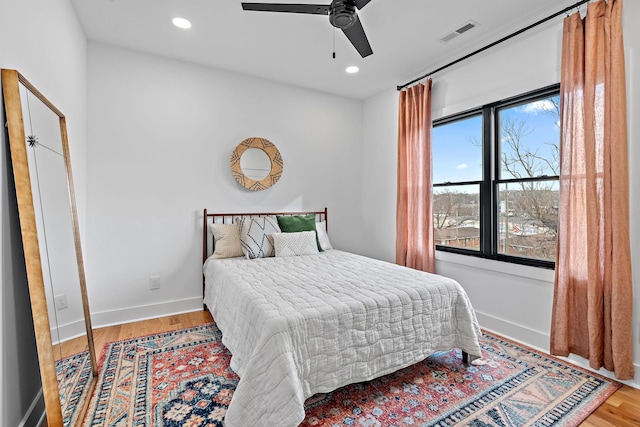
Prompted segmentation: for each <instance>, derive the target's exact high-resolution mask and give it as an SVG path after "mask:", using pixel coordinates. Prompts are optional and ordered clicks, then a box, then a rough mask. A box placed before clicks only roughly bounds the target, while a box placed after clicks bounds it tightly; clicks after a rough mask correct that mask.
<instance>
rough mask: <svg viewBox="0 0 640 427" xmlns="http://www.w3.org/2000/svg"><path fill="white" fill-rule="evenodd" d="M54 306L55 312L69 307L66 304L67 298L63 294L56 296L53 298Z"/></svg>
mask: <svg viewBox="0 0 640 427" xmlns="http://www.w3.org/2000/svg"><path fill="white" fill-rule="evenodd" d="M53 300H54V304H55V306H56V310H62V309H63V308H67V307H69V304H68V303H67V296H66V295H65V294H60V295H57V296H55V297H54V298H53Z"/></svg>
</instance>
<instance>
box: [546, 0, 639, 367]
mask: <svg viewBox="0 0 640 427" xmlns="http://www.w3.org/2000/svg"><path fill="white" fill-rule="evenodd" d="M624 67H625V65H624V51H623V40H622V1H621V0H609V1H608V2H605V1H599V2H595V3H590V4H589V5H588V8H587V15H586V18H585V19H584V20H583V19H582V18H581V17H580V14H579V13H575V14H573V15H570V16H568V17H567V18H565V20H564V28H563V41H562V72H561V73H562V76H561V82H560V97H561V100H560V102H561V148H560V155H561V167H560V169H561V172H560V218H559V224H558V251H557V259H556V274H555V288H554V301H553V311H552V329H551V353H552V354H556V355H560V356H567V355H569V354H570V353H573V354H577V355H579V356H582V357H584V358H586V359H588V360H589V364H590V366H591V367H592V368H594V369H600V368H601V367H604V368H606V369H607V370H610V371H613V372H614V373H615V375H616V377H617V378H619V379H631V378H633V376H634V372H633V355H632V345H633V339H632V332H631V331H632V327H631V325H632V322H631V314H632V303H633V299H632V282H631V280H632V279H631V254H630V243H629V182H628V150H627V123H626V118H627V112H626V87H625V68H624Z"/></svg>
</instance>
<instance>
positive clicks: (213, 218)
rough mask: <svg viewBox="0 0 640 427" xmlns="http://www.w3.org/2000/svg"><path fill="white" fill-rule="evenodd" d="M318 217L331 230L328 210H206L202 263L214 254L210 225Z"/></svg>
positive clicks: (203, 225)
mask: <svg viewBox="0 0 640 427" xmlns="http://www.w3.org/2000/svg"><path fill="white" fill-rule="evenodd" d="M309 214H313V215H315V216H316V222H320V221H326V223H327V231H328V230H329V222H328V220H327V219H328V216H327V208H324V210H322V211H307V212H253V213H209V212H208V211H207V209H205V210H204V215H203V223H202V263H203V264H204V262H205V261H206V260H207V257H209V255H211V254H212V253H213V236H212V235H211V233H210V232H209V224H210V223H216V224H233V221H234V219H235V218H238V217H240V218H256V217H261V216H267V215H289V216H291V215H309ZM202 294H203V295H204V276H203V277H202Z"/></svg>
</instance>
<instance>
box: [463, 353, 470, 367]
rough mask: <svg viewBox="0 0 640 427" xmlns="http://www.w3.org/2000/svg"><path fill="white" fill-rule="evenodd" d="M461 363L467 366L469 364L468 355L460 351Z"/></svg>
mask: <svg viewBox="0 0 640 427" xmlns="http://www.w3.org/2000/svg"><path fill="white" fill-rule="evenodd" d="M462 363H464V364H468V363H469V353H467V352H466V351H464V350H462Z"/></svg>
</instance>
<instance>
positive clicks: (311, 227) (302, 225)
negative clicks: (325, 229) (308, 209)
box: [277, 214, 323, 252]
mask: <svg viewBox="0 0 640 427" xmlns="http://www.w3.org/2000/svg"><path fill="white" fill-rule="evenodd" d="M277 218H278V225H279V226H280V230H281V231H282V232H283V233H297V232H299V231H315V232H316V243H317V245H318V252H323V251H322V247H321V246H320V241H319V240H318V231H316V216H315V215H314V214H309V215H287V216H284V215H283V216H278V217H277Z"/></svg>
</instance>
